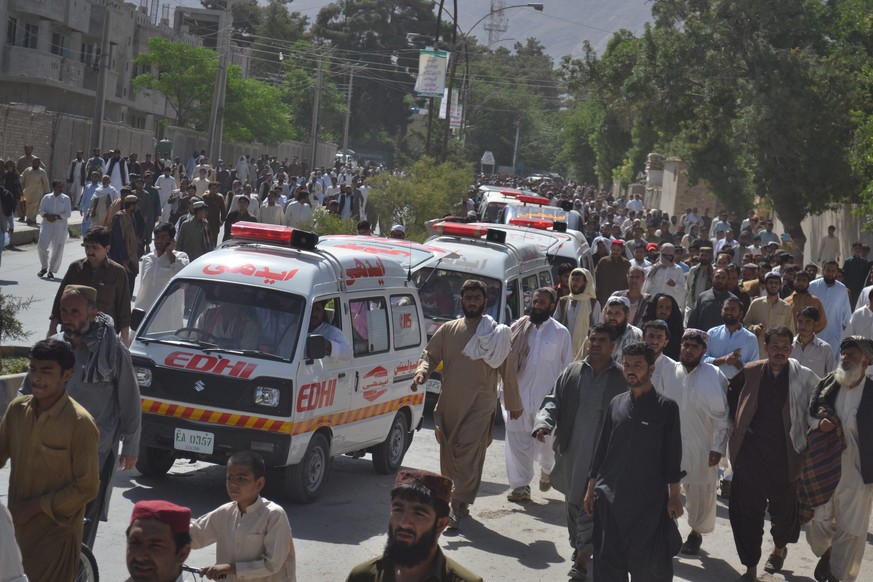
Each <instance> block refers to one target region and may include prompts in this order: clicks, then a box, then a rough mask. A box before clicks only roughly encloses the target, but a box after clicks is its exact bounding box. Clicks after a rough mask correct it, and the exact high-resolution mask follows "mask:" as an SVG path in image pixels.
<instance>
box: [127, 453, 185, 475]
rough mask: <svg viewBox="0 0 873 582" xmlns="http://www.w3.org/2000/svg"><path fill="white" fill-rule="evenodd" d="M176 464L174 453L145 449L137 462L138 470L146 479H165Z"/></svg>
mask: <svg viewBox="0 0 873 582" xmlns="http://www.w3.org/2000/svg"><path fill="white" fill-rule="evenodd" d="M175 462H176V456H175V455H174V454H173V451H165V450H163V449H156V448H154V447H143V448H142V450H140V452H139V458H138V459H137V460H136V470H137V471H139V472H140V473H142V474H143V475H145V476H146V477H163V476H164V475H166V474H167V472H168V471H169V470H170V468H172V466H173V463H175Z"/></svg>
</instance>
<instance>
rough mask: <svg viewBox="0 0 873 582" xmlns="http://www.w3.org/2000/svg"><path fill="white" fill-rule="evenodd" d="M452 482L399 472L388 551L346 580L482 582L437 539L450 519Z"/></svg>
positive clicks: (420, 473) (430, 475) (428, 474)
mask: <svg viewBox="0 0 873 582" xmlns="http://www.w3.org/2000/svg"><path fill="white" fill-rule="evenodd" d="M451 497H452V480H451V479H449V478H448V477H444V476H443V475H438V474H436V473H431V472H429V471H420V470H419V471H400V472H399V473H398V474H397V481H395V483H394V489H392V490H391V517H390V518H389V520H388V541H387V542H386V543H385V551H384V552H383V554H382V555H381V556H380V557H378V558H374V559H372V560H370V561H368V562H364V563H363V564H360V565H359V566H356V567H355V568H354V569H353V570H352V571H351V573H350V574H349V577H348V578H347V579H346V582H377V581H381V580H454V581H457V582H482V578H481V577H479V576H477V575H476V574H473V573H472V572H470V571H469V570H467V569H466V568H464V567H463V566H461V565H460V564H458V563H457V562H455V561H454V560H452V559H451V558H448V557H446V556H445V554H443V552H442V550H441V549H440V547H439V544H438V543H437V540H439V537H440V535H441V534H442V533H443V531H445V529H446V526H447V525H448V523H449V505H450V502H451Z"/></svg>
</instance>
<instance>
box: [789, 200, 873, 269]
mask: <svg viewBox="0 0 873 582" xmlns="http://www.w3.org/2000/svg"><path fill="white" fill-rule="evenodd" d="M856 208H858V207H857V205H854V204H841V205H839V206H838V207H836V208H835V209H834V210H828V211H827V212H823V213H822V214H818V215H816V216H807V217H806V219H805V220H804V221H803V222H802V223H801V226H803V232H804V234H806V246H805V247H804V249H803V260H804V262H805V263H810V262H817V259H818V247H819V245H820V244H821V239H822V238H823V237H825V236H827V234H828V226H830V225H834V226H836V227H837V232H836V235H837V237H838V238H839V239H840V264H841V265H842V263H843V261H845V260H846V258H847V257H851V256H852V243H854V242H856V241H861V242H866V243H867V244H869V245H871V246H873V233H871V232H864V231H862V227H863V226H864V224H865V223H866V222H868V221H869V217H866V218H863V219H862V218H855V217H854V216H852V212H853V211H854V210H855V209H856ZM773 232H777V233H780V234H781V233H783V232H785V226H784V225H783V224H782V221H780V220H779V215H778V214H775V213H774V216H773Z"/></svg>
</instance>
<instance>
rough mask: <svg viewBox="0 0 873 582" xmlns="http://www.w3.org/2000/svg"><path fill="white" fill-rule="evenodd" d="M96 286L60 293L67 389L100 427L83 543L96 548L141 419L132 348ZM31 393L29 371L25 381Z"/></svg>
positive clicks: (130, 461)
mask: <svg viewBox="0 0 873 582" xmlns="http://www.w3.org/2000/svg"><path fill="white" fill-rule="evenodd" d="M96 304H97V290H96V289H94V288H93V287H87V286H85V285H67V286H66V287H65V288H64V291H63V294H62V295H61V323H62V325H63V330H64V331H63V333H62V334H57V335H55V336H53V337H54V339H61V340H64V341H66V342H67V343H69V344H70V345H71V346H73V351H74V352H75V355H76V365H75V368H74V370H75V371H74V373H73V375H72V377H71V378H70V379H69V381H68V382H67V394H69V395H70V397H72V398H73V399H74V400H75V401H76V402H78V403H79V404H81V405H82V406H83V407H84V408H85V410H87V411H88V413H89V414H90V415H91V416H92V417H93V418H94V422H95V424H96V425H97V428H98V430H99V431H100V441H99V446H98V450H97V452H98V455H99V463H100V464H99V467H100V492H99V493H98V495H97V498H96V499H94V500H93V501H92V502H91V503H89V504H88V506H87V507H86V508H85V519H86V522H85V532H84V538H83V541H84V543H86V544H88V546H90V547H93V545H94V539H95V537H96V536H97V522H98V521H100V520H104V521H105V520H106V516H107V511H108V509H109V498H110V496H111V495H112V479H113V476H114V475H115V469H116V455H117V454H118V443H119V441H121V444H122V446H121V455H120V456H118V467H120V468H121V470H122V471H129V470H130V469H132V468H133V467H134V466H135V465H136V461H137V456H138V455H139V438H140V428H141V421H142V414H141V407H140V394H139V384H137V381H136V376H135V375H134V372H133V364H132V363H131V360H130V353H129V352H128V351H127V348H126V347H125V346H124V344H123V343H122V342H121V340H119V339H118V336H117V335H116V333H115V328H114V327H113V325H112V318H110V317H109V316H108V315H106V314H105V313H102V312H100V311H98V310H97V305H96ZM21 392H22V393H23V394H31V393H32V388H31V380H30V374H29V373H28V375H27V376H25V378H24V382H23V383H22V385H21Z"/></svg>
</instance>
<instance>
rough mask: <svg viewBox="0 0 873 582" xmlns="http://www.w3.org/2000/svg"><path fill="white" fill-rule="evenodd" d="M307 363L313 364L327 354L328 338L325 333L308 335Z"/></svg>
mask: <svg viewBox="0 0 873 582" xmlns="http://www.w3.org/2000/svg"><path fill="white" fill-rule="evenodd" d="M305 355H306V363H307V364H311V363H312V362H313V361H315V360H320V359H322V358H324V357H325V356H326V355H327V340H326V339H325V337H324V336H323V335H318V334H311V335H308V336H306V354H305Z"/></svg>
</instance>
